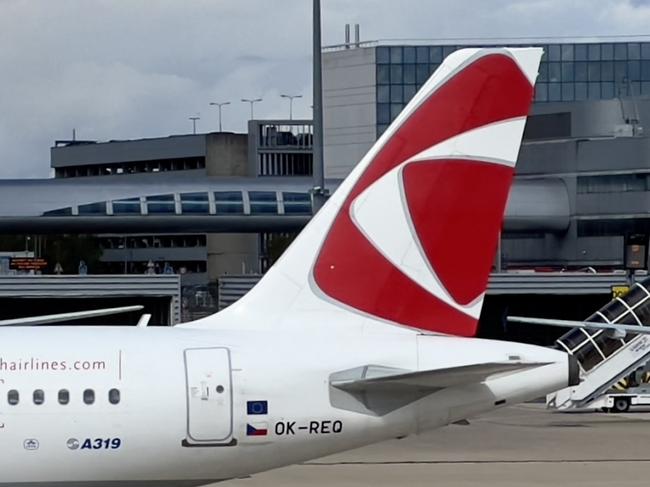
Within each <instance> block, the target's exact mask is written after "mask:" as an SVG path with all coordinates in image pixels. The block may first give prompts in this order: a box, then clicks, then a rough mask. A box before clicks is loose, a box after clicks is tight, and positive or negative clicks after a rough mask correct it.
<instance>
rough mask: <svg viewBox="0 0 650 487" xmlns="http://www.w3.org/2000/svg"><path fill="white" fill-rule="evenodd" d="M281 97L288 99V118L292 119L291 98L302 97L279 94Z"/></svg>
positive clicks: (300, 96)
mask: <svg viewBox="0 0 650 487" xmlns="http://www.w3.org/2000/svg"><path fill="white" fill-rule="evenodd" d="M280 96H281V97H282V98H287V99H288V100H289V120H293V99H294V98H302V95H280Z"/></svg>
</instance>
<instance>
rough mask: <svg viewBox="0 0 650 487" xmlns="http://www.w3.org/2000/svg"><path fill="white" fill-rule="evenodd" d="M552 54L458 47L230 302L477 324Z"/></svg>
mask: <svg viewBox="0 0 650 487" xmlns="http://www.w3.org/2000/svg"><path fill="white" fill-rule="evenodd" d="M541 55H542V50H541V49H538V48H523V49H508V48H495V49H464V50H460V51H457V52H455V53H453V54H452V55H450V56H449V57H448V58H447V59H446V60H445V61H444V63H443V64H442V65H441V66H440V68H439V69H438V70H437V71H436V72H435V73H434V74H433V75H432V76H431V78H430V79H429V80H428V81H427V82H426V83H425V85H424V86H423V87H422V89H421V90H420V91H419V92H418V93H417V94H416V95H415V97H414V98H413V99H412V100H411V102H410V103H409V104H408V105H407V106H406V108H404V110H403V111H402V113H401V114H400V115H399V116H398V117H397V119H396V120H395V121H394V122H393V123H392V124H391V125H390V127H389V128H388V129H387V130H386V132H385V133H384V134H383V135H382V136H381V137H380V138H379V140H378V141H377V142H376V143H375V144H374V146H373V147H372V148H371V149H370V151H369V152H368V154H366V156H365V157H364V158H363V159H362V160H361V162H360V163H359V164H358V165H357V166H356V167H355V168H354V170H353V171H352V172H351V173H350V175H349V176H348V177H347V179H346V180H345V181H344V182H343V183H342V184H341V186H340V187H339V189H338V190H337V191H336V192H335V193H334V194H333V195H332V196H331V198H330V199H329V201H328V202H327V203H326V204H325V205H324V207H323V208H322V209H321V210H320V211H319V212H318V213H317V214H316V215H315V216H314V218H313V219H312V220H311V222H310V223H309V224H308V225H307V227H305V229H304V230H303V231H302V233H301V234H300V235H299V236H298V238H297V239H296V240H295V241H294V242H293V244H292V245H291V246H290V247H289V248H288V249H287V251H286V252H285V253H284V255H283V256H282V257H281V258H280V259H279V260H278V262H277V263H276V264H275V265H274V266H273V267H272V268H271V269H270V270H269V272H268V273H267V274H266V275H265V276H264V278H263V279H262V280H261V281H260V282H259V284H258V285H257V286H255V288H254V289H253V290H251V292H249V293H248V294H247V295H246V296H244V298H242V299H241V300H240V301H238V302H237V303H235V304H234V305H233V306H231V307H230V308H227V310H225V312H222V313H219V314H218V315H216V316H217V317H218V316H220V315H221V316H223V318H224V320H225V321H228V319H227V318H232V319H235V320H237V321H238V323H236V324H231V325H230V326H237V327H239V326H240V322H241V320H244V321H247V320H246V318H249V320H248V321H251V322H255V323H256V324H255V325H252V326H259V327H261V326H264V327H268V326H270V327H281V326H283V325H287V324H288V323H289V322H292V323H295V324H297V325H298V326H300V325H301V324H302V325H304V326H306V324H307V323H309V322H310V321H312V320H313V319H314V318H315V317H316V316H317V314H318V317H319V321H320V320H321V319H323V316H325V319H327V320H328V321H329V322H331V323H332V322H338V323H340V322H341V321H346V322H353V321H355V320H354V319H350V317H351V316H352V317H354V318H355V319H356V321H357V322H359V321H363V320H359V319H358V318H359V317H360V316H361V317H364V318H369V319H371V320H373V321H374V322H376V321H377V320H379V321H383V322H388V323H390V324H397V325H401V326H405V327H409V328H416V329H420V330H426V331H429V332H434V333H443V334H451V335H458V336H473V335H475V333H476V329H477V325H478V318H479V315H480V312H481V306H482V303H483V297H484V294H485V290H486V287H487V281H488V277H489V273H490V270H491V267H492V264H493V261H494V255H495V250H496V247H497V240H498V235H499V232H500V228H501V224H502V218H503V213H504V210H505V205H506V200H507V197H508V192H509V189H510V186H511V182H512V177H513V173H514V167H515V163H516V160H517V155H518V152H519V146H520V144H521V138H522V135H523V131H524V125H525V122H526V115H527V114H528V111H529V109H530V104H531V102H532V99H533V87H534V83H535V78H536V76H537V69H538V66H539V61H540V58H541ZM213 318H216V317H213ZM200 323H201V322H197V323H196V326H200ZM216 323H223V321H221V320H219V319H217V320H216V321H213V325H216ZM205 324H206V325H207V322H206V323H205Z"/></svg>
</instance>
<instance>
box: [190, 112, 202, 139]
mask: <svg viewBox="0 0 650 487" xmlns="http://www.w3.org/2000/svg"><path fill="white" fill-rule="evenodd" d="M188 120H191V121H192V133H193V134H194V135H196V121H197V120H201V117H199V116H196V117H189V118H188Z"/></svg>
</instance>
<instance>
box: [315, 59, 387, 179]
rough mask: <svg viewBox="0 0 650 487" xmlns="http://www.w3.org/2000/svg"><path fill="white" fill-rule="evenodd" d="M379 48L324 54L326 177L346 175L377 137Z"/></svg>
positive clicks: (342, 176)
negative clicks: (377, 56) (377, 60)
mask: <svg viewBox="0 0 650 487" xmlns="http://www.w3.org/2000/svg"><path fill="white" fill-rule="evenodd" d="M376 85H377V83H376V67H375V49H374V48H359V49H348V50H344V51H336V52H325V53H323V125H324V139H325V140H324V158H325V177H327V178H344V177H345V176H347V174H348V173H349V172H350V170H351V169H352V168H353V167H354V166H355V165H356V164H357V163H358V162H359V161H360V160H361V158H362V157H363V156H364V155H365V153H366V152H367V151H368V149H369V148H370V147H371V146H372V144H373V143H374V142H375V140H376V138H377V86H376Z"/></svg>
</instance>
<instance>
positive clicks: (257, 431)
mask: <svg viewBox="0 0 650 487" xmlns="http://www.w3.org/2000/svg"><path fill="white" fill-rule="evenodd" d="M268 432H269V425H268V423H253V424H251V423H246V436H266V435H268Z"/></svg>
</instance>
